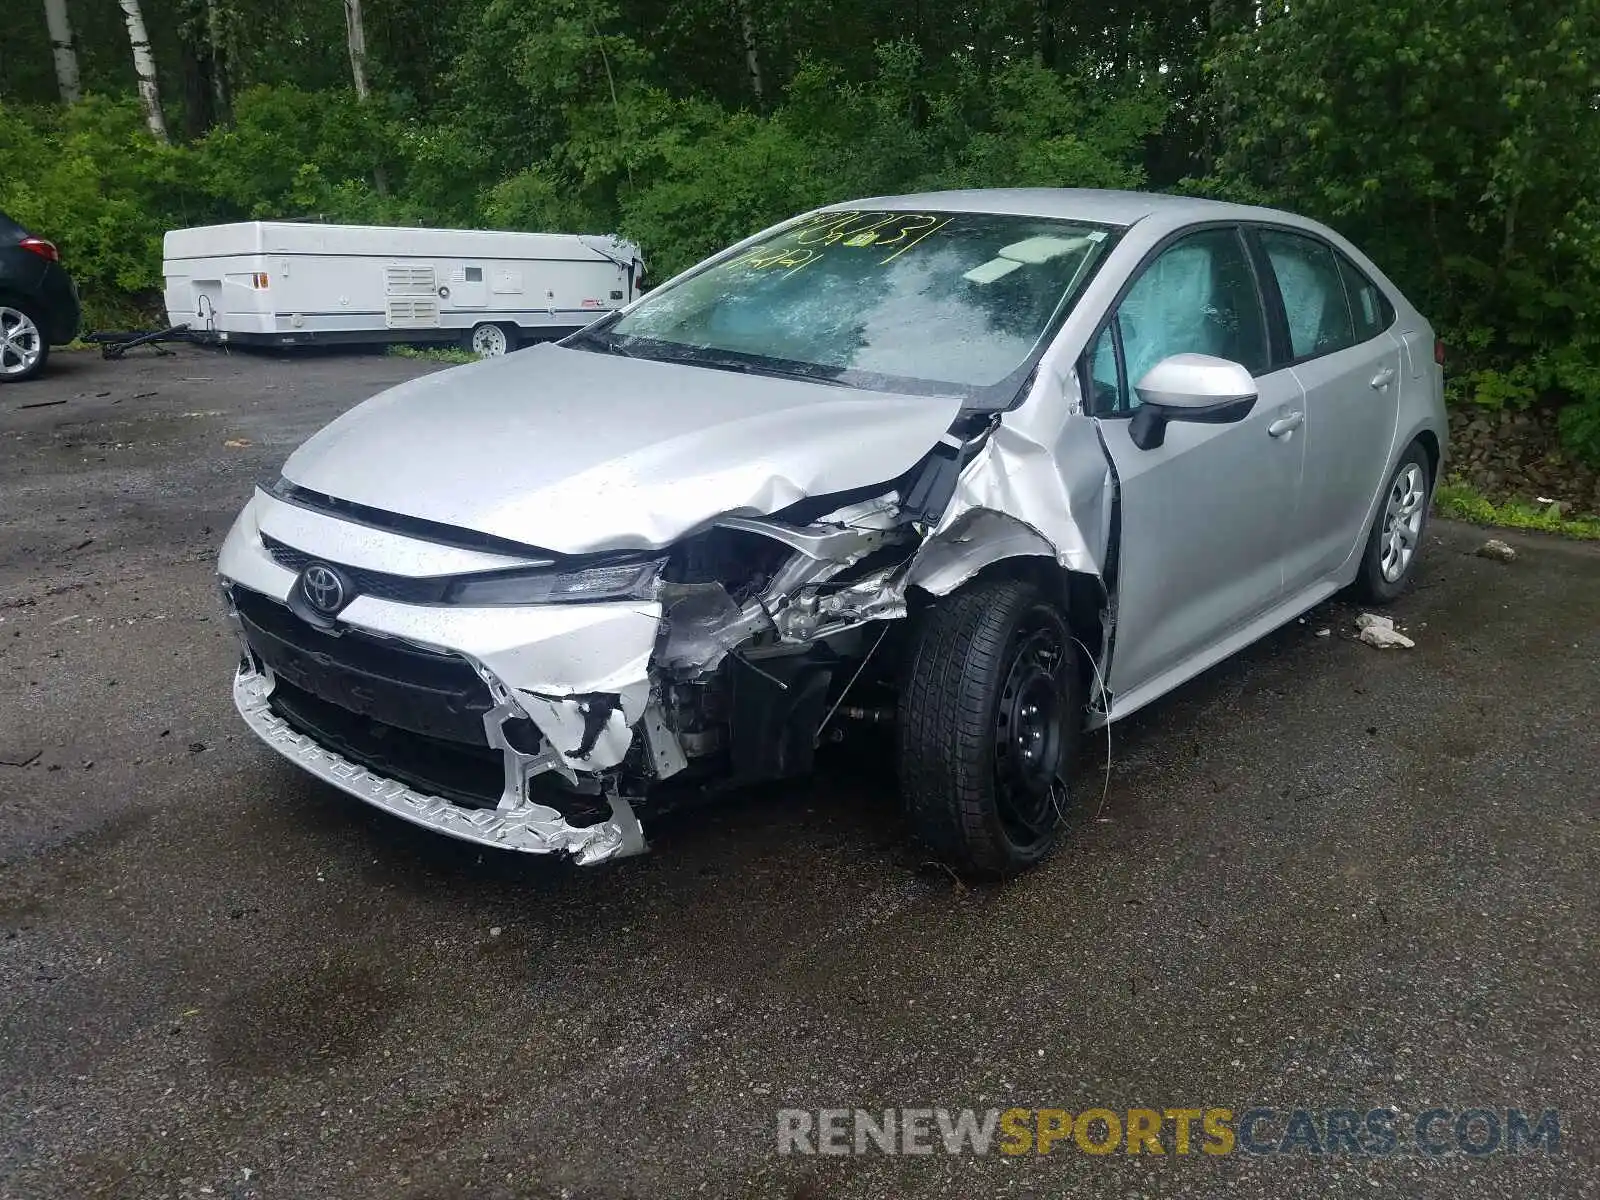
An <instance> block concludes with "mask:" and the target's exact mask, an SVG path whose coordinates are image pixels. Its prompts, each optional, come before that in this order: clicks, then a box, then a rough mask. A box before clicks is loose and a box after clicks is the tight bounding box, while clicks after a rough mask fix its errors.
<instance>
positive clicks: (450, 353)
mask: <svg viewBox="0 0 1600 1200" xmlns="http://www.w3.org/2000/svg"><path fill="white" fill-rule="evenodd" d="M389 353H390V354H392V355H394V356H395V357H396V358H415V359H420V360H421V361H423V362H437V363H449V364H450V365H451V366H456V367H459V366H463V365H465V364H466V363H475V362H477V361H478V356H477V355H476V354H474V353H473V352H472V351H471V350H463V349H461V348H460V347H459V346H407V345H404V344H402V345H397V346H390V347H389Z"/></svg>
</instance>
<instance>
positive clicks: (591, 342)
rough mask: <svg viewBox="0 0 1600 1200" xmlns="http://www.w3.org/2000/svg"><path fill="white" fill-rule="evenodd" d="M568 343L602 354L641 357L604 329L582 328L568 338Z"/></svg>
mask: <svg viewBox="0 0 1600 1200" xmlns="http://www.w3.org/2000/svg"><path fill="white" fill-rule="evenodd" d="M567 345H569V346H575V347H577V348H578V349H583V350H597V351H599V352H600V353H601V354H615V355H617V356H618V357H619V358H640V357H642V356H641V355H638V354H635V353H634V352H633V351H631V350H627V349H624V348H623V346H622V344H621V343H620V342H618V341H616V340H615V339H614V338H613V337H611V336H610V335H609V334H608V333H607V332H606V331H605V330H603V329H580V330H579V331H578V332H577V333H575V334H573V335H572V336H571V337H570V338H568V339H567Z"/></svg>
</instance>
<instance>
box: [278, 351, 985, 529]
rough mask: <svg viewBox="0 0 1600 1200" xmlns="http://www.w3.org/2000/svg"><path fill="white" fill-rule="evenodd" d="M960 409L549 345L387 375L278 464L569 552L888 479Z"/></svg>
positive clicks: (464, 524)
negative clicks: (372, 392)
mask: <svg viewBox="0 0 1600 1200" xmlns="http://www.w3.org/2000/svg"><path fill="white" fill-rule="evenodd" d="M960 406H961V401H960V398H959V397H955V396H902V395H893V394H889V393H882V392H863V391H857V390H853V389H850V388H842V387H832V386H829V385H826V384H820V383H810V382H805V381H799V380H788V379H773V378H770V377H764V376H759V375H745V374H741V373H738V372H732V371H722V370H715V369H712V368H706V367H693V366H683V365H679V364H674V363H661V362H651V361H648V360H644V359H630V358H622V357H620V356H617V355H610V354H599V353H592V352H589V351H584V350H570V349H566V348H564V347H559V346H552V345H544V346H536V347H533V348H531V349H528V350H525V351H523V352H521V353H519V354H513V355H509V356H507V357H504V358H495V359H488V360H485V361H483V362H480V363H476V364H474V365H472V366H467V367H459V368H456V369H455V370H450V371H441V372H438V373H437V374H433V375H425V376H423V377H421V378H419V379H413V380H410V381H409V382H406V383H403V384H401V385H400V386H398V387H394V388H390V389H389V390H388V391H386V392H382V393H380V394H379V395H377V396H374V397H373V398H372V399H371V400H368V401H366V402H365V403H364V404H360V405H358V406H357V407H355V408H353V409H351V410H350V411H349V412H347V413H345V414H344V415H343V416H342V417H340V418H339V419H338V420H336V421H334V422H333V423H332V424H331V425H329V426H327V427H326V428H325V429H323V430H322V431H321V432H320V433H318V434H316V435H315V436H314V437H312V438H311V439H310V440H309V441H308V442H306V443H305V444H304V445H303V446H301V447H300V449H298V450H296V451H295V452H294V454H293V455H291V456H290V458H289V461H288V462H287V463H285V464H284V468H283V474H284V476H285V478H287V479H288V480H289V482H291V483H295V484H299V485H300V486H302V487H306V488H310V489H311V490H313V491H317V492H323V493H325V494H327V495H330V496H336V497H338V498H339V499H341V500H348V501H352V502H354V503H357V504H365V505H369V506H371V507H373V508H378V509H383V510H385V511H387V512H394V513H402V514H405V515H407V516H412V517H421V518H424V519H426V520H429V521H438V522H442V523H444V524H446V525H455V526H459V527H461V528H464V529H472V530H476V531H478V532H480V533H486V534H492V535H494V536H496V537H502V538H509V539H511V540H513V541H518V542H523V543H525V544H527V545H531V546H539V547H542V548H544V549H547V550H551V551H554V552H556V553H559V554H579V553H585V552H589V551H597V550H617V549H632V548H655V547H660V546H665V545H667V544H668V543H670V542H672V541H673V540H674V539H675V538H677V537H680V536H681V535H682V534H683V533H685V532H686V531H688V530H690V529H692V528H694V527H695V526H697V525H701V524H704V523H705V522H707V521H709V520H711V519H712V518H715V517H718V516H722V515H724V514H730V513H732V514H737V515H741V516H754V515H764V514H767V513H771V512H775V511H777V510H778V509H781V508H785V507H787V506H788V505H790V504H794V503H795V502H797V501H799V500H802V499H804V498H806V497H807V496H819V495H826V494H829V493H831V492H839V491H845V490H847V489H849V488H856V487H865V486H867V485H870V484H874V483H883V482H887V481H888V480H890V479H893V478H895V477H896V476H898V475H900V474H901V473H903V472H904V471H906V470H908V469H909V468H910V467H911V466H912V465H914V464H915V463H916V461H917V460H918V459H920V458H921V457H922V456H923V455H924V454H926V453H927V452H928V450H929V449H930V448H932V446H933V444H934V443H935V442H936V441H938V439H939V437H940V435H941V434H943V433H944V432H945V431H946V430H947V429H948V428H949V427H950V424H951V422H952V421H953V420H955V417H956V414H957V413H958V412H959V410H960Z"/></svg>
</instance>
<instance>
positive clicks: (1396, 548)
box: [1355, 442, 1433, 604]
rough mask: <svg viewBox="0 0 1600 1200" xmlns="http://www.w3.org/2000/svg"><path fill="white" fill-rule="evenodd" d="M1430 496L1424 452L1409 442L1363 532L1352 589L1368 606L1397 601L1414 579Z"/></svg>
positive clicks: (1430, 490) (1425, 530)
mask: <svg viewBox="0 0 1600 1200" xmlns="http://www.w3.org/2000/svg"><path fill="white" fill-rule="evenodd" d="M1432 496H1433V479H1432V472H1431V471H1430V470H1429V468H1428V455H1427V453H1426V452H1425V451H1424V450H1423V449H1422V447H1421V446H1420V445H1418V444H1417V443H1415V442H1413V443H1412V444H1411V446H1410V447H1409V448H1408V449H1407V450H1406V452H1405V454H1404V455H1403V456H1401V459H1400V461H1399V462H1398V463H1397V464H1395V468H1394V472H1393V474H1391V475H1390V476H1389V480H1388V482H1387V483H1386V484H1384V488H1383V499H1382V500H1381V501H1380V503H1379V505H1378V512H1377V515H1376V516H1375V517H1373V519H1372V528H1371V530H1369V531H1368V533H1367V544H1366V547H1365V548H1364V549H1363V550H1362V552H1361V567H1360V570H1359V571H1357V573H1356V582H1355V593H1356V595H1357V596H1358V597H1360V598H1361V599H1362V600H1365V601H1367V602H1368V603H1371V604H1389V603H1391V602H1393V601H1394V600H1397V599H1399V597H1400V596H1401V595H1403V594H1404V593H1405V591H1406V589H1407V588H1409V587H1410V586H1411V582H1412V580H1413V579H1415V578H1416V573H1417V562H1418V560H1419V559H1421V557H1422V540H1423V538H1424V536H1425V535H1426V534H1427V532H1428V507H1429V505H1428V501H1429V500H1430V499H1431V498H1432Z"/></svg>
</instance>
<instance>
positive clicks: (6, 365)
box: [0, 301, 50, 383]
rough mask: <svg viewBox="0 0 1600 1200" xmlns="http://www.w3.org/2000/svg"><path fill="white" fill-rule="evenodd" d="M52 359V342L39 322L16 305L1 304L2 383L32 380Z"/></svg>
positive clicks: (0, 368) (0, 351)
mask: <svg viewBox="0 0 1600 1200" xmlns="http://www.w3.org/2000/svg"><path fill="white" fill-rule="evenodd" d="M49 360H50V343H49V342H48V341H47V340H46V339H45V336H44V331H43V330H42V329H41V328H40V326H39V322H38V321H36V320H34V318H33V317H32V316H31V315H30V314H29V313H28V312H27V310H26V309H23V308H20V307H18V306H17V305H15V304H9V303H6V302H4V301H0V382H5V383H20V382H22V381H23V380H24V379H31V378H32V377H33V376H35V375H37V374H38V373H39V372H40V371H42V370H44V365H45V363H47V362H48V361H49Z"/></svg>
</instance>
